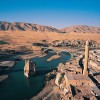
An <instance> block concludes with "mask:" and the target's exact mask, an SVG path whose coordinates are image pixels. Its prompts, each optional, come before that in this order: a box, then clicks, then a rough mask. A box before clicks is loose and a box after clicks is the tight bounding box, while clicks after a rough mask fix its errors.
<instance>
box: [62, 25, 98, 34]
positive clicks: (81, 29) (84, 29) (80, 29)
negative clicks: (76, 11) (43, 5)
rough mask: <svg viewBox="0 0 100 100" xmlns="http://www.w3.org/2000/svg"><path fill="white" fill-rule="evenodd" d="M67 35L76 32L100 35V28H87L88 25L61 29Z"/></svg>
mask: <svg viewBox="0 0 100 100" xmlns="http://www.w3.org/2000/svg"><path fill="white" fill-rule="evenodd" d="M61 30H62V31H64V32H66V33H70V32H76V33H100V27H93V26H86V25H76V26H71V27H65V28H63V29H61Z"/></svg>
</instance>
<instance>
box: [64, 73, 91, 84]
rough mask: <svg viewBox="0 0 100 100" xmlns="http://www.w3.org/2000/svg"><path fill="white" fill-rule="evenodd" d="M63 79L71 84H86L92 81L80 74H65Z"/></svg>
mask: <svg viewBox="0 0 100 100" xmlns="http://www.w3.org/2000/svg"><path fill="white" fill-rule="evenodd" d="M65 80H66V83H67V84H71V85H73V86H82V85H83V86H87V85H90V84H91V83H92V81H91V80H90V78H89V77H88V76H85V75H82V74H75V75H72V74H67V73H66V74H65Z"/></svg>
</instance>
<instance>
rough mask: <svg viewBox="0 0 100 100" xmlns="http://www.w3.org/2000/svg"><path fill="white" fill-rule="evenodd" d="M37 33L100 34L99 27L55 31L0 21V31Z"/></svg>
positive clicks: (36, 25) (30, 24)
mask: <svg viewBox="0 0 100 100" xmlns="http://www.w3.org/2000/svg"><path fill="white" fill-rule="evenodd" d="M7 30H11V31H15V30H18V31H36V32H37V31H38V32H57V33H71V32H75V33H100V27H93V26H86V25H76V26H71V27H65V28H63V29H57V28H54V27H51V26H44V25H38V24H32V23H24V22H13V23H10V22H6V21H0V31H7Z"/></svg>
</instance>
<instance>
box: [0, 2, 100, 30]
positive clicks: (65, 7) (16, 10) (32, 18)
mask: <svg viewBox="0 0 100 100" xmlns="http://www.w3.org/2000/svg"><path fill="white" fill-rule="evenodd" d="M0 20H1V21H9V22H29V23H36V24H42V25H48V26H54V27H57V28H62V27H66V26H72V25H90V26H100V0H0Z"/></svg>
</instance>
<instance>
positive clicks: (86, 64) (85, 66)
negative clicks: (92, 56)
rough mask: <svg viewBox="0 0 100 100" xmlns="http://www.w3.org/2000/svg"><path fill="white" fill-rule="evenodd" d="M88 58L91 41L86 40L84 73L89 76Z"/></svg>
mask: <svg viewBox="0 0 100 100" xmlns="http://www.w3.org/2000/svg"><path fill="white" fill-rule="evenodd" d="M88 58H89V42H88V41H86V45H85V59H84V70H83V75H86V76H88Z"/></svg>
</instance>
